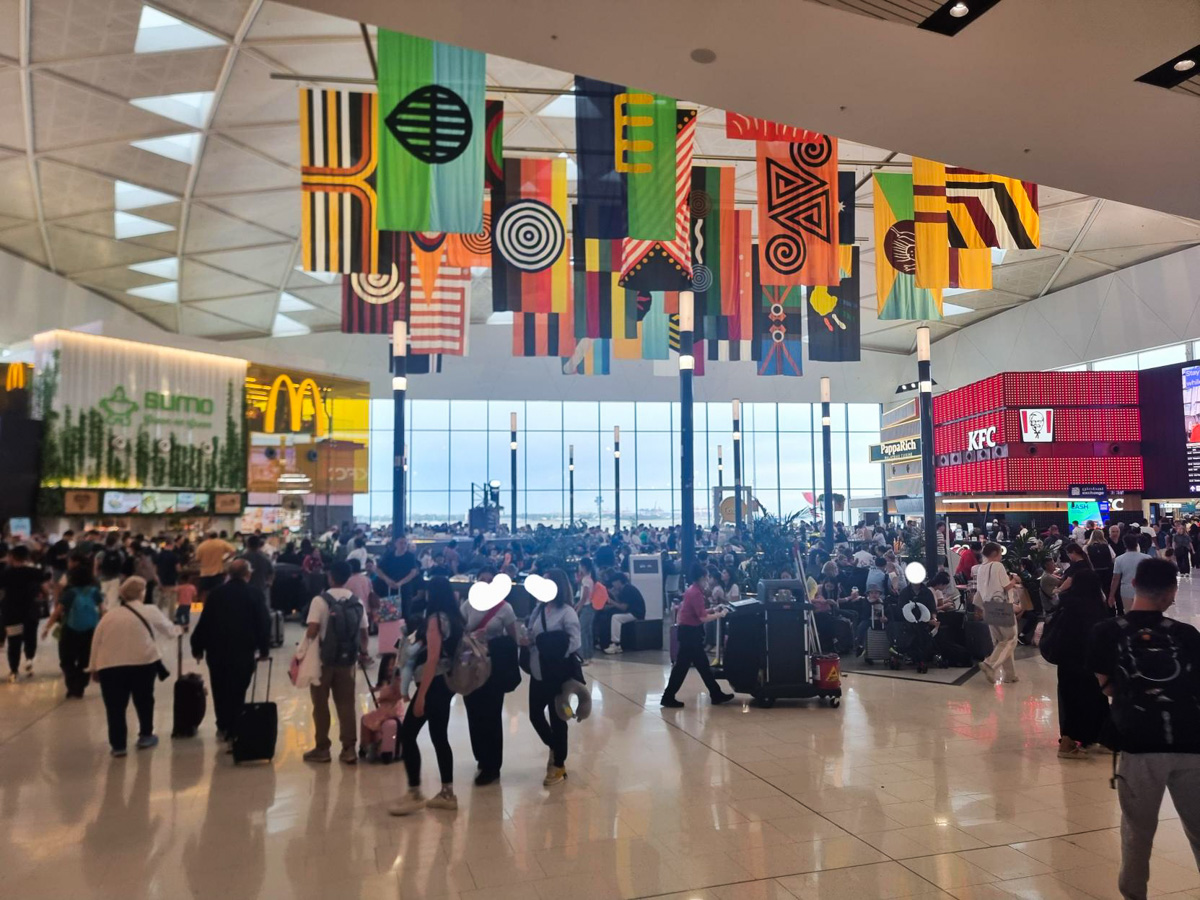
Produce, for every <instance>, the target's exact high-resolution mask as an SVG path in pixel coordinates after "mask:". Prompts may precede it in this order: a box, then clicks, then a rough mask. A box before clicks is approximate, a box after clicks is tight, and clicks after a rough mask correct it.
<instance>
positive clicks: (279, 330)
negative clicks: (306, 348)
mask: <svg viewBox="0 0 1200 900" xmlns="http://www.w3.org/2000/svg"><path fill="white" fill-rule="evenodd" d="M311 331H312V329H310V328H309V327H308V326H307V325H302V324H300V323H299V322H297V321H296V320H295V319H293V318H292V317H291V316H285V315H284V314H283V313H277V314H276V315H275V324H274V325H272V326H271V336H272V337H295V336H297V335H301V334H309V333H311Z"/></svg>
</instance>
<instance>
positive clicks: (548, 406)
mask: <svg viewBox="0 0 1200 900" xmlns="http://www.w3.org/2000/svg"><path fill="white" fill-rule="evenodd" d="M525 415H526V416H527V417H528V418H529V425H528V426H527V427H528V429H529V430H530V431H562V404H561V403H559V402H558V401H557V400H552V401H532V400H531V401H530V402H528V403H526V404H525Z"/></svg>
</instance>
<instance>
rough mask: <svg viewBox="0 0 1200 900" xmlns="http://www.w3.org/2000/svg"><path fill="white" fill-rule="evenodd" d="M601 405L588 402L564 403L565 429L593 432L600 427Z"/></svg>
mask: <svg viewBox="0 0 1200 900" xmlns="http://www.w3.org/2000/svg"><path fill="white" fill-rule="evenodd" d="M599 416H600V404H598V403H592V402H588V401H569V402H566V403H563V428H565V429H567V430H569V431H578V430H584V431H592V432H595V430H596V429H597V428H598V427H599V422H600V418H599Z"/></svg>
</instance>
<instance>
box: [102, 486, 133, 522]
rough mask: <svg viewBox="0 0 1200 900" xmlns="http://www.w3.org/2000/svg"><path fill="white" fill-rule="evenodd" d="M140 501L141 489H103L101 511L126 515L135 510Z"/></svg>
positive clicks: (115, 514)
mask: <svg viewBox="0 0 1200 900" xmlns="http://www.w3.org/2000/svg"><path fill="white" fill-rule="evenodd" d="M141 503H142V494H141V491H105V492H104V503H103V511H104V513H105V514H106V515H113V516H120V515H126V514H128V513H135V512H137V511H138V507H139V506H141Z"/></svg>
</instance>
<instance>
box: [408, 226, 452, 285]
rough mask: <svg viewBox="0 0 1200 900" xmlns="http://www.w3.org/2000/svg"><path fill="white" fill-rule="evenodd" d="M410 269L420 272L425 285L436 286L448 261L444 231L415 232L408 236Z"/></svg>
mask: <svg viewBox="0 0 1200 900" xmlns="http://www.w3.org/2000/svg"><path fill="white" fill-rule="evenodd" d="M408 239H409V253H410V256H411V259H412V264H411V266H410V268H411V269H412V270H413V271H415V272H419V273H420V275H421V281H422V283H424V284H436V283H437V280H438V272H439V271H440V270H441V268H442V262H443V261H444V260H445V259H446V240H447V235H446V233H445V232H444V231H414V232H413V233H412V234H410V235H409V236H408Z"/></svg>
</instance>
